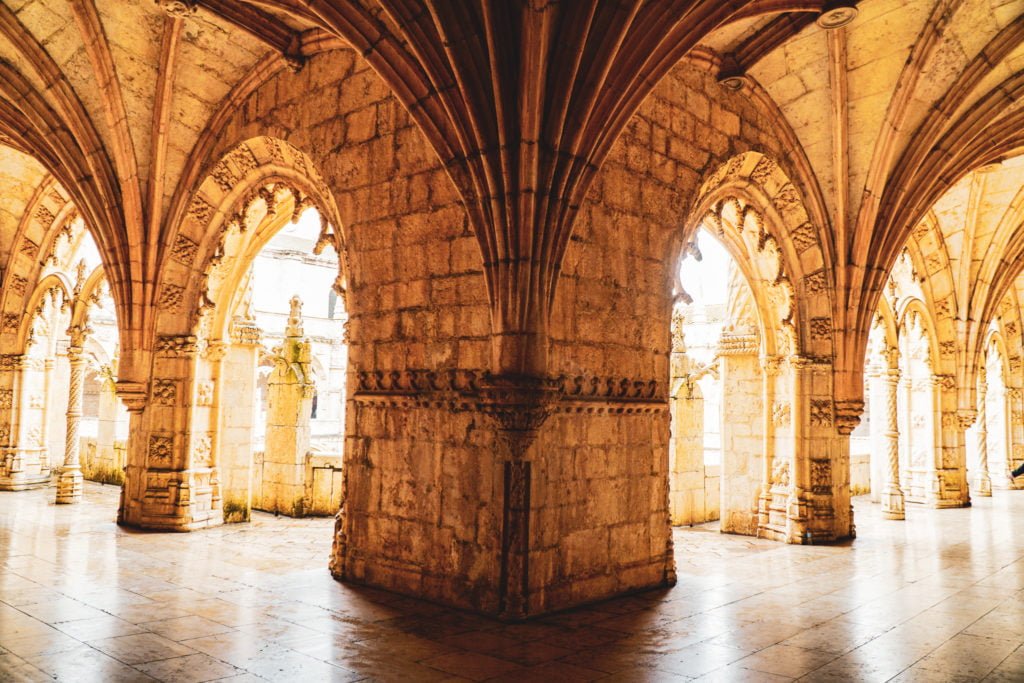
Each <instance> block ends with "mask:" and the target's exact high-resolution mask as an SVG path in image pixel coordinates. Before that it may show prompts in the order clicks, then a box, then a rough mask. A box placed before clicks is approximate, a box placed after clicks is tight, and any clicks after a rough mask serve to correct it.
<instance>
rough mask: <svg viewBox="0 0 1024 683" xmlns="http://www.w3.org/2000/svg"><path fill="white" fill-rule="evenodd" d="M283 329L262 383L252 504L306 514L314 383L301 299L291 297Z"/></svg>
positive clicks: (274, 510) (285, 512) (261, 507)
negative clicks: (260, 456)
mask: <svg viewBox="0 0 1024 683" xmlns="http://www.w3.org/2000/svg"><path fill="white" fill-rule="evenodd" d="M291 307H292V310H291V314H290V315H289V317H288V328H287V330H286V332H285V338H284V341H283V342H282V343H281V346H279V347H277V348H275V349H274V351H273V357H274V370H273V371H272V372H271V374H270V377H269V379H268V382H267V390H268V399H269V400H268V404H269V405H268V409H267V432H266V445H265V448H264V460H263V472H262V479H263V486H262V497H261V499H260V500H259V501H253V506H254V507H256V508H257V509H259V510H266V511H268V512H280V513H283V514H286V515H291V516H295V517H301V516H302V515H304V514H305V507H306V505H305V473H306V454H307V453H308V452H309V438H310V431H309V430H310V425H309V421H310V411H311V410H312V400H313V389H314V386H313V382H312V380H311V372H310V343H309V341H308V340H306V339H305V338H304V337H303V329H302V302H301V300H300V299H299V298H298V297H297V296H293V297H292V300H291Z"/></svg>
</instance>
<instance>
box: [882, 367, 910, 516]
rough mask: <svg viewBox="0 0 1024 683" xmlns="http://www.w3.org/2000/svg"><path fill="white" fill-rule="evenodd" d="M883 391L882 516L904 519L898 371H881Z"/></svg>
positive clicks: (891, 369)
mask: <svg viewBox="0 0 1024 683" xmlns="http://www.w3.org/2000/svg"><path fill="white" fill-rule="evenodd" d="M881 384H882V387H883V390H884V392H885V415H884V419H885V424H884V425H883V430H884V431H883V438H884V439H885V454H886V458H887V460H888V464H889V472H888V475H889V476H888V477H887V478H886V481H885V488H884V489H882V516H883V517H884V518H885V519H906V512H905V508H904V505H903V489H902V488H900V431H899V426H898V424H897V411H896V390H897V387H899V386H900V371H899V370H898V369H897V368H894V367H890V368H889V369H888V370H885V371H883V373H882V382H881Z"/></svg>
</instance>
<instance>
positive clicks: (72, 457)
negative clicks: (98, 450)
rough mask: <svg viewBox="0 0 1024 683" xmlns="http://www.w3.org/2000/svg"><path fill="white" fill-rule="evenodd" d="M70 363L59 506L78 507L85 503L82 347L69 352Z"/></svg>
mask: <svg viewBox="0 0 1024 683" xmlns="http://www.w3.org/2000/svg"><path fill="white" fill-rule="evenodd" d="M68 363H69V364H70V366H71V379H70V382H69V388H68V412H67V418H68V427H67V438H66V439H65V442H64V466H63V467H61V469H60V474H59V475H58V477H57V502H58V503H77V502H78V501H80V500H81V499H82V466H81V463H80V462H79V459H78V458H79V445H80V439H79V436H78V430H79V426H80V425H81V422H82V388H83V382H84V379H85V377H84V375H85V359H84V358H82V349H81V347H79V346H71V347H69V348H68Z"/></svg>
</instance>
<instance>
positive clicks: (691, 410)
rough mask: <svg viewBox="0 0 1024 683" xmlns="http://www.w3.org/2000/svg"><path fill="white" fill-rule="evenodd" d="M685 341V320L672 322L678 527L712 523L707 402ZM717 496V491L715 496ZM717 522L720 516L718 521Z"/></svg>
mask: <svg viewBox="0 0 1024 683" xmlns="http://www.w3.org/2000/svg"><path fill="white" fill-rule="evenodd" d="M691 370H692V369H691V367H690V359H689V357H688V356H687V355H686V344H685V340H684V339H683V319H682V316H681V315H679V314H678V313H677V314H676V315H675V316H673V319H672V356H671V373H672V384H671V386H670V388H669V406H670V410H671V411H672V425H671V426H672V436H671V439H672V440H671V442H670V446H669V460H670V462H669V513H670V514H671V516H672V523H673V524H675V525H684V524H699V523H701V522H705V521H708V516H707V514H706V513H707V500H706V496H707V492H706V490H705V468H704V398H703V397H702V396H701V393H700V387H699V386H698V385H697V382H696V381H695V378H694V377H693V375H692V372H691ZM713 495H715V496H717V495H718V494H717V491H716V492H715V493H714V494H713ZM714 518H715V519H717V515H716V516H715V517H714Z"/></svg>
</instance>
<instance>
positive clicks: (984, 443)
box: [974, 368, 992, 497]
mask: <svg viewBox="0 0 1024 683" xmlns="http://www.w3.org/2000/svg"><path fill="white" fill-rule="evenodd" d="M987 398H988V377H987V376H986V374H985V368H981V369H980V370H979V371H978V421H977V423H976V424H977V435H978V473H977V475H975V478H974V489H975V491H974V493H975V495H978V496H982V497H989V496H991V495H992V478H991V477H990V476H989V473H988V425H987V424H986V423H987V421H988V410H987V408H986V405H985V404H986V403H988V401H987Z"/></svg>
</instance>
